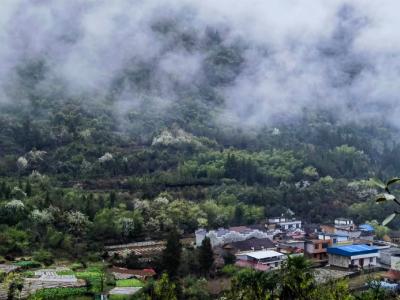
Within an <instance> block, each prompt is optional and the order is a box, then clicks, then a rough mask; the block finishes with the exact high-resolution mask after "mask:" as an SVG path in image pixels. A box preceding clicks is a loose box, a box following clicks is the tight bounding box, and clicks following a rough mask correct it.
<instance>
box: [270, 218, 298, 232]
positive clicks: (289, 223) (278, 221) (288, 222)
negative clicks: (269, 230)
mask: <svg viewBox="0 0 400 300" xmlns="http://www.w3.org/2000/svg"><path fill="white" fill-rule="evenodd" d="M268 224H275V225H276V226H278V227H280V228H281V229H283V230H293V229H300V228H301V221H300V220H297V219H289V218H285V217H273V218H268Z"/></svg>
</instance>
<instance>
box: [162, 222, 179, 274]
mask: <svg viewBox="0 0 400 300" xmlns="http://www.w3.org/2000/svg"><path fill="white" fill-rule="evenodd" d="M181 254H182V244H181V241H180V239H179V233H178V231H177V230H176V229H173V230H171V231H170V233H169V235H168V239H167V245H166V247H165V249H164V251H163V253H162V263H161V264H162V268H163V269H164V270H165V271H167V272H168V275H169V276H170V277H171V278H172V279H174V278H176V276H177V274H178V268H179V264H180V262H181Z"/></svg>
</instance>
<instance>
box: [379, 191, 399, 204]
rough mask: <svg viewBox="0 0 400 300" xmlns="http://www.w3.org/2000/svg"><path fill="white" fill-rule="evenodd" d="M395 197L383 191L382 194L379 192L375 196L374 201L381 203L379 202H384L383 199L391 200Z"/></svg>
mask: <svg viewBox="0 0 400 300" xmlns="http://www.w3.org/2000/svg"><path fill="white" fill-rule="evenodd" d="M395 199H396V197H395V196H393V195H391V194H387V193H384V194H379V195H378V196H377V197H376V199H375V202H376V203H381V202H385V201H393V200H395Z"/></svg>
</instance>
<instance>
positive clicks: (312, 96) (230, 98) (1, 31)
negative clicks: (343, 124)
mask: <svg viewBox="0 0 400 300" xmlns="http://www.w3.org/2000/svg"><path fill="white" fill-rule="evenodd" d="M399 9H400V2H399V1H396V0H392V1H365V0H364V1H362V0H358V1H357V0H355V1H334V0H332V1H331V0H326V1H321V0H305V1H294V0H276V1H275V0H270V1H268V0H246V1H233V0H229V1H228V0H218V1H215V0H202V1H189V0H179V1H178V0H164V1H160V0H146V1H135V0H112V1H108V0H103V1H98V0H97V1H94V0H79V1H78V0H64V1H63V0H58V1H50V0H29V1H28V0H1V2H0V99H1V100H0V101H10V97H11V96H10V95H12V93H11V94H10V93H9V89H10V86H11V87H12V86H13V81H14V80H16V79H15V78H16V69H17V67H18V66H19V65H21V64H22V63H23V62H26V61H30V60H34V59H43V60H45V61H46V65H47V68H48V69H49V70H48V72H47V73H46V76H47V78H46V80H43V81H42V82H41V85H40V86H38V87H37V88H38V89H43V90H49V89H52V87H53V86H54V82H57V81H62V82H63V83H64V84H65V85H66V86H67V90H68V93H70V95H71V96H74V95H80V94H82V93H85V94H90V95H98V96H99V97H101V96H104V95H105V94H107V92H108V91H109V89H110V86H111V83H112V82H113V80H115V78H116V76H119V74H121V72H122V70H125V69H126V68H127V65H130V64H132V66H133V68H135V66H136V65H135V62H141V63H150V64H154V68H156V70H157V72H156V74H157V76H156V77H155V78H154V80H155V81H156V82H157V88H158V92H157V97H158V100H157V101H159V102H160V104H162V105H160V107H163V105H169V103H170V102H171V101H174V96H173V95H174V90H173V84H172V83H171V82H172V81H174V82H179V83H181V84H183V85H188V86H190V85H191V84H193V83H195V82H197V81H198V80H200V79H201V78H204V76H206V75H205V74H204V69H203V68H202V65H203V64H204V63H205V60H206V55H205V53H204V49H192V50H191V51H188V50H187V49H184V48H179V47H172V46H171V43H172V42H173V39H172V38H171V37H170V36H162V35H160V34H159V33H157V32H155V31H154V30H153V26H154V25H155V24H156V23H157V22H159V21H162V20H169V19H171V20H175V21H176V24H178V25H177V26H180V27H182V30H187V31H188V32H195V33H196V35H197V36H198V37H201V36H202V35H204V34H205V32H206V30H207V28H214V29H218V30H219V31H220V32H222V33H223V34H222V37H223V43H225V44H226V45H232V44H234V43H236V42H240V43H241V44H242V45H244V47H243V49H245V50H244V62H243V66H242V68H243V70H242V71H241V72H240V74H239V76H238V77H237V78H236V79H235V80H234V82H231V83H230V84H229V85H226V86H224V87H221V88H220V89H219V93H220V94H221V95H222V96H223V97H224V99H225V109H224V110H223V112H222V114H221V116H220V118H221V120H230V121H233V122H238V123H240V124H249V125H254V124H265V123H268V122H269V121H270V120H272V119H274V118H276V117H277V116H281V115H282V116H286V115H289V116H290V115H298V114H301V112H302V110H303V109H304V108H305V107H307V108H309V109H310V108H314V107H318V108H325V109H331V110H332V111H337V112H338V115H341V116H342V117H343V118H344V119H353V118H354V119H362V118H369V117H371V116H379V117H382V116H385V118H387V119H388V120H390V121H392V122H393V123H395V124H397V123H398V120H397V119H398V115H399V109H400V101H399V95H400V77H399V73H400V60H399V54H400V31H399V30H398V28H399V25H400V19H399V18H398V11H399ZM169 48H171V49H173V50H171V51H167V50H166V49H169ZM172 79H173V80H172ZM140 97H141V96H140V95H138V94H137V93H135V91H132V90H130V89H127V90H126V91H125V92H124V93H121V103H131V104H132V105H134V104H135V103H136V102H137V101H139V100H138V98H140ZM140 101H143V99H141V100H140ZM399 124H400V122H399Z"/></svg>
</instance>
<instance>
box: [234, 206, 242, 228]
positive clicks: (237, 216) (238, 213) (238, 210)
mask: <svg viewBox="0 0 400 300" xmlns="http://www.w3.org/2000/svg"><path fill="white" fill-rule="evenodd" d="M243 217H244V210H243V207H242V206H241V205H237V206H236V207H235V211H234V216H233V222H234V223H235V225H241V224H242V223H243Z"/></svg>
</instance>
